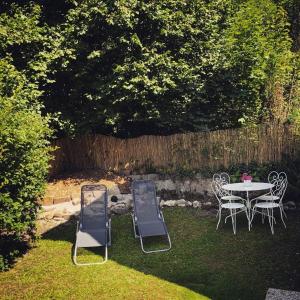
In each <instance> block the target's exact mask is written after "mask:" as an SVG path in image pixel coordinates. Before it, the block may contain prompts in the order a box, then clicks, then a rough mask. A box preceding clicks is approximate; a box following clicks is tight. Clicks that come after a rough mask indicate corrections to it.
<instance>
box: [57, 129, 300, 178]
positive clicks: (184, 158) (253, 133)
mask: <svg viewBox="0 0 300 300" xmlns="http://www.w3.org/2000/svg"><path fill="white" fill-rule="evenodd" d="M54 145H55V146H58V147H59V149H58V150H56V151H55V153H54V160H53V161H52V168H51V175H55V174H59V173H61V172H65V171H74V170H84V169H92V168H101V169H105V170H114V171H120V170H125V169H126V170H133V169H140V168H143V167H145V166H148V168H149V167H153V168H168V167H173V168H174V167H178V168H187V169H199V170H201V169H205V168H218V167H221V166H224V167H228V166H230V165H232V164H238V163H249V162H251V161H256V162H258V163H264V162H272V161H280V160H281V159H282V157H283V155H284V154H287V155H290V156H291V157H293V156H295V155H296V153H297V149H296V148H297V147H298V146H297V143H296V139H295V137H294V134H293V128H292V127H289V126H282V125H278V124H272V125H270V124H269V125H263V126H257V127H255V128H250V129H249V128H241V129H227V130H219V131H212V132H197V133H186V134H174V135H170V136H141V137H138V138H130V139H119V138H115V137H109V136H103V135H85V136H81V137H78V138H76V139H70V138H64V139H60V140H57V141H56V142H55V143H54Z"/></svg>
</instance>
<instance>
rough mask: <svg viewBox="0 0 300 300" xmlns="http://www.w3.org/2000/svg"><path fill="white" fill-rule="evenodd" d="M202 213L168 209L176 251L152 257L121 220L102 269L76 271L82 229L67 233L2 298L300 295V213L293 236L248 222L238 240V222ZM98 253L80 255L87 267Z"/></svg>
mask: <svg viewBox="0 0 300 300" xmlns="http://www.w3.org/2000/svg"><path fill="white" fill-rule="evenodd" d="M199 212H200V211H197V210H194V209H188V208H170V209H164V215H165V220H166V223H167V227H168V229H169V232H170V236H171V240H172V243H173V247H172V250H171V251H169V252H165V253H154V254H148V255H146V254H143V253H142V251H141V249H140V245H139V241H138V240H135V239H134V237H133V234H132V225H131V219H130V216H129V215H124V216H114V217H113V218H112V237H113V245H112V247H111V248H110V249H109V261H108V262H107V263H106V264H104V265H98V266H85V267H77V266H75V265H73V263H72V260H71V253H72V245H73V242H74V236H75V223H74V222H70V223H69V224H67V225H61V226H59V227H57V228H55V229H53V230H51V231H49V232H48V233H46V234H45V235H44V236H43V238H42V239H41V240H40V241H39V242H38V244H37V247H35V248H33V249H32V250H30V251H29V252H28V253H27V254H26V255H25V256H24V257H23V258H22V259H21V260H20V261H19V262H18V263H17V264H16V265H15V267H14V268H13V269H11V270H10V271H8V272H5V273H2V274H0V298H1V299H101V300H104V299H155V300H156V299H172V300H173V299H210V298H211V299H214V300H225V299H232V300H234V299H249V300H250V299H251V300H259V299H264V297H265V294H266V291H267V289H268V288H269V287H274V288H282V289H291V290H298V291H299V290H300V214H299V213H298V214H297V213H296V212H291V213H289V214H288V217H289V219H288V221H287V229H284V228H283V226H282V225H281V224H280V223H279V219H278V218H277V220H278V224H277V225H276V226H275V235H274V236H272V235H271V232H270V229H269V227H268V226H267V225H266V224H265V225H263V224H261V222H260V219H257V220H256V223H255V224H254V228H253V230H251V232H248V230H247V225H246V222H245V218H244V216H241V217H240V218H239V219H238V225H237V231H238V232H237V235H236V236H234V235H233V234H232V229H231V223H230V222H228V224H226V225H224V224H223V225H222V226H221V227H220V229H219V230H218V231H216V230H215V226H216V219H215V218H214V217H202V216H201V214H200V213H199ZM157 243H158V242H157V241H156V240H154V241H153V240H151V241H150V242H149V243H148V246H150V247H152V246H153V245H154V244H157ZM98 250H99V248H98V249H96V250H95V249H92V251H84V250H83V251H80V252H79V255H80V259H81V260H82V261H83V260H86V259H90V260H94V259H95V258H96V256H95V252H96V251H98ZM101 253H102V254H103V251H102V252H101ZM97 258H98V256H97Z"/></svg>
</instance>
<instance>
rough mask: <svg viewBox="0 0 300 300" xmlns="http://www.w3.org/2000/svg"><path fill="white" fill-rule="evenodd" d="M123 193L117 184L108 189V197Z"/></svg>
mask: <svg viewBox="0 0 300 300" xmlns="http://www.w3.org/2000/svg"><path fill="white" fill-rule="evenodd" d="M120 194H121V192H120V190H119V187H118V185H117V184H114V185H112V186H111V187H109V188H108V195H109V196H110V195H120Z"/></svg>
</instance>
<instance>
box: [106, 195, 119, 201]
mask: <svg viewBox="0 0 300 300" xmlns="http://www.w3.org/2000/svg"><path fill="white" fill-rule="evenodd" d="M120 198H121V197H120ZM120 198H119V197H118V196H116V195H113V196H109V197H108V199H109V200H110V201H111V202H115V203H116V202H118V201H119V199H120Z"/></svg>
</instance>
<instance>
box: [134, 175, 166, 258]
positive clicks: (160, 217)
mask: <svg viewBox="0 0 300 300" xmlns="http://www.w3.org/2000/svg"><path fill="white" fill-rule="evenodd" d="M140 182H151V183H152V181H150V180H141V181H140ZM134 183H135V182H133V184H134ZM153 185H154V184H153ZM132 196H133V206H134V208H133V212H132V214H131V217H132V225H133V232H134V237H135V238H136V239H137V238H139V239H140V244H141V248H142V251H143V252H144V253H146V254H149V253H156V252H165V251H169V250H170V249H171V248H172V243H171V239H170V235H169V232H168V230H167V228H166V225H165V219H164V216H163V213H162V211H161V210H160V209H159V204H158V202H157V197H156V190H155V186H154V197H155V202H154V203H156V211H157V216H158V218H159V219H160V220H161V221H162V222H163V226H164V228H165V232H166V234H164V235H161V236H167V239H168V244H169V246H168V247H167V248H163V249H157V250H145V248H144V243H143V237H142V236H141V235H140V234H139V233H138V217H137V216H136V214H135V210H136V208H135V207H136V204H135V195H134V191H133V189H132Z"/></svg>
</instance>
